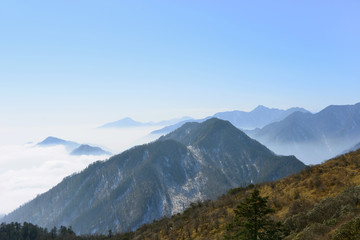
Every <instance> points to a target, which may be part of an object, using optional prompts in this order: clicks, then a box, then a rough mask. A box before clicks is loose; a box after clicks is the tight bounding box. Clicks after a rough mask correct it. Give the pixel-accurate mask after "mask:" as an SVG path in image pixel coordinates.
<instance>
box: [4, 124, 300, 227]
mask: <svg viewBox="0 0 360 240" xmlns="http://www.w3.org/2000/svg"><path fill="white" fill-rule="evenodd" d="M303 168H305V165H304V164H303V163H302V162H300V161H299V160H298V159H296V158H295V157H294V156H279V155H276V154H274V153H273V152H272V151H270V150H269V149H268V148H266V147H265V146H263V145H262V144H260V143H259V142H257V141H256V140H253V139H251V138H249V137H248V136H247V135H246V134H245V133H243V132H242V131H241V130H239V129H238V128H236V127H234V126H233V125H232V124H231V123H230V122H228V121H223V120H219V119H216V118H213V119H209V120H207V121H205V122H203V123H187V124H185V125H183V126H182V127H181V128H179V129H177V130H176V131H174V132H172V133H170V134H168V135H166V136H163V137H162V138H160V139H159V140H157V141H155V142H152V143H149V144H145V145H141V146H136V147H133V148H131V149H129V150H127V151H125V152H123V153H121V154H119V155H115V156H113V157H111V158H110V159H108V160H107V161H99V162H96V163H93V164H91V165H90V166H88V167H87V168H86V169H85V170H83V171H82V172H80V173H77V174H73V175H71V176H69V177H67V178H65V179H64V180H63V181H62V182H61V183H59V184H58V185H57V186H55V187H54V188H52V189H51V190H49V191H48V192H46V193H44V194H41V195H39V196H38V197H36V198H35V199H34V200H32V201H30V202H28V203H26V204H24V205H23V206H21V207H20V208H18V209H17V210H15V211H14V212H12V213H10V214H9V215H7V216H5V217H4V219H3V220H4V221H6V222H11V221H18V222H24V221H27V222H32V223H34V224H37V225H40V226H43V227H48V228H52V227H53V226H61V225H65V226H72V228H73V229H74V230H75V232H77V233H80V234H88V233H107V231H108V230H109V229H112V230H113V231H116V232H124V231H128V230H134V229H136V228H138V227H139V226H141V225H143V224H145V223H149V222H151V221H153V220H154V219H158V218H161V217H162V216H170V215H172V214H175V213H179V212H181V211H183V210H184V209H185V208H186V207H188V206H189V205H190V203H191V202H196V201H201V200H205V199H215V198H217V197H218V196H220V195H221V194H223V193H225V192H226V191H228V190H229V189H230V188H233V187H239V186H246V185H248V184H250V183H258V182H264V181H273V180H276V179H280V178H283V177H285V176H288V175H290V174H293V173H296V172H298V171H300V170H301V169H303Z"/></svg>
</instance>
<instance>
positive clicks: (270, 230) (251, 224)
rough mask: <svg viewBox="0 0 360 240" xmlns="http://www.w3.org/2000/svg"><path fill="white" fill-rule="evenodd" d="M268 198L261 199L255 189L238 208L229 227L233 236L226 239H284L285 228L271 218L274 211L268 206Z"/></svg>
mask: <svg viewBox="0 0 360 240" xmlns="http://www.w3.org/2000/svg"><path fill="white" fill-rule="evenodd" d="M267 200H268V197H261V196H260V192H259V190H257V189H255V190H254V191H253V192H252V193H251V196H250V197H246V198H245V199H244V200H243V201H242V202H241V203H240V204H239V205H238V206H236V209H235V210H234V212H235V217H234V220H233V222H232V223H231V224H229V226H228V231H231V232H232V233H233V234H232V235H231V236H226V237H225V238H226V239H246V240H259V239H261V240H270V239H271V240H279V239H282V238H283V233H284V228H283V226H282V224H281V223H280V222H277V223H275V222H274V221H272V220H271V219H270V217H269V214H271V213H273V212H274V209H272V208H270V207H268V206H267Z"/></svg>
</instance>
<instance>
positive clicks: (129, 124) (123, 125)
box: [99, 116, 192, 128]
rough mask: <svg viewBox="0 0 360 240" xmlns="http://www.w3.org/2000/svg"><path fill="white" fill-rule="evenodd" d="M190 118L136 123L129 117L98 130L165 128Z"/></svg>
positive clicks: (107, 124)
mask: <svg viewBox="0 0 360 240" xmlns="http://www.w3.org/2000/svg"><path fill="white" fill-rule="evenodd" d="M191 119H192V118H191V117H186V116H185V117H182V118H174V119H170V120H164V121H160V122H138V121H135V120H133V119H131V118H129V117H126V118H123V119H120V120H118V121H115V122H110V123H106V124H104V125H102V126H100V127H99V128H127V127H148V126H166V125H172V124H176V123H178V122H183V121H187V120H191Z"/></svg>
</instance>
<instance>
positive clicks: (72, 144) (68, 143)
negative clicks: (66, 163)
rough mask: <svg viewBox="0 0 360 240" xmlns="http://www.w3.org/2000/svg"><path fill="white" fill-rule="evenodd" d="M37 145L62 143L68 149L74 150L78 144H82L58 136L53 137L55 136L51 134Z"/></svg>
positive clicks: (44, 145)
mask: <svg viewBox="0 0 360 240" xmlns="http://www.w3.org/2000/svg"><path fill="white" fill-rule="evenodd" d="M36 145H37V146H40V147H46V146H57V145H62V146H64V147H65V148H66V149H67V150H68V151H72V150H74V149H75V148H77V147H78V146H80V144H79V143H77V142H73V141H67V140H64V139H61V138H57V137H53V136H49V137H47V138H45V139H44V140H43V141H41V142H39V143H38V144H36Z"/></svg>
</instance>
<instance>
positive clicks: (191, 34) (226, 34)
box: [0, 0, 360, 126]
mask: <svg viewBox="0 0 360 240" xmlns="http://www.w3.org/2000/svg"><path fill="white" fill-rule="evenodd" d="M359 11H360V2H359V1H356V0H353V1H351V0H349V1H226V0H224V1H218V0H217V1H215V0H207V1H202V0H199V1H193V0H191V1H190V0H182V1H175V0H174V1H165V0H163V1H160V0H158V1H154V0H146V1H120V0H119V1H110V0H107V1H90V0H86V1H81V0H78V1H73V0H72V1H65V0H62V1H36V0H35V1H16V0H14V1H1V3H0V34H1V37H0V112H1V116H2V117H1V119H0V123H1V124H2V125H3V126H4V125H5V126H7V125H14V126H16V125H26V124H29V125H31V124H71V123H76V124H79V123H94V124H102V123H106V122H109V121H114V120H117V119H120V118H123V117H127V116H130V117H133V118H134V119H137V120H140V121H150V120H155V121H156V120H160V119H167V118H173V117H181V116H183V115H190V116H193V117H204V116H207V115H210V114H213V113H215V112H218V111H224V110H235V109H238V110H251V109H252V108H254V107H256V106H257V105H259V104H262V105H265V106H268V107H277V108H288V107H292V106H300V107H305V108H307V109H309V110H312V111H316V110H320V109H322V108H323V107H325V106H327V105H330V104H354V103H356V102H359V101H360V97H359V96H360V95H359V90H360V81H359V77H360V68H359V66H360V44H359V43H360V15H359V14H358V13H359Z"/></svg>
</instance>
